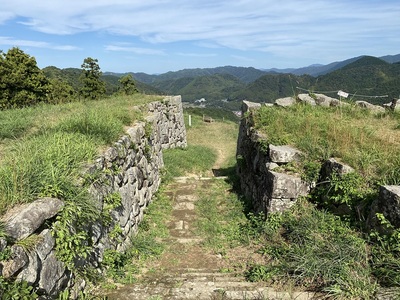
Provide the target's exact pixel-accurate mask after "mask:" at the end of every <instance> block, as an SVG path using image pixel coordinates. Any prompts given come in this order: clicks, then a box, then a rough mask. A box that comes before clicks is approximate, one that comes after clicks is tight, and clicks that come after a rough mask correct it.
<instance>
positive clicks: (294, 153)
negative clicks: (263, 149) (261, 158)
mask: <svg viewBox="0 0 400 300" xmlns="http://www.w3.org/2000/svg"><path fill="white" fill-rule="evenodd" d="M268 149H269V150H268V153H269V158H270V160H271V161H272V162H274V163H289V162H291V161H295V160H298V159H300V157H301V151H299V150H297V149H295V148H293V147H290V146H275V145H272V144H270V145H269V147H268Z"/></svg>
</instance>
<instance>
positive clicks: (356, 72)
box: [315, 56, 400, 104]
mask: <svg viewBox="0 0 400 300" xmlns="http://www.w3.org/2000/svg"><path fill="white" fill-rule="evenodd" d="M315 88H316V89H319V90H344V91H348V92H350V93H353V94H356V95H369V96H379V95H388V97H387V98H368V101H369V102H372V103H377V104H379V103H385V102H388V100H391V99H392V98H397V97H399V95H400V65H399V64H389V63H387V62H385V61H383V60H381V59H378V58H375V57H370V56H365V57H362V58H360V59H359V60H357V61H355V62H353V63H351V64H348V65H346V66H344V67H343V68H341V69H339V70H336V71H334V72H331V73H329V74H326V75H323V76H319V77H318V78H317V84H316V85H315ZM359 98H360V99H362V97H361V96H360V97H355V99H356V100H359ZM365 98H366V97H365Z"/></svg>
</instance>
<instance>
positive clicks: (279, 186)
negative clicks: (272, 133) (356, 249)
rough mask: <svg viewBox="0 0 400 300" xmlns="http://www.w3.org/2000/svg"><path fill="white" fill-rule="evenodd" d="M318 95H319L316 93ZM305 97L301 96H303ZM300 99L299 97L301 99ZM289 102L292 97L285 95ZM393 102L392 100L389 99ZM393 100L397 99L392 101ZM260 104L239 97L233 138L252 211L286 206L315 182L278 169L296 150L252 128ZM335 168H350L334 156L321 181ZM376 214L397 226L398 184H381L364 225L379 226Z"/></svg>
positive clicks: (322, 171)
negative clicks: (239, 112)
mask: <svg viewBox="0 0 400 300" xmlns="http://www.w3.org/2000/svg"><path fill="white" fill-rule="evenodd" d="M319 97H320V98H319V99H322V96H319ZM304 99H305V98H304ZM304 99H303V100H304ZM278 100H281V102H279V101H278V102H279V103H275V104H276V105H278V106H287V105H286V104H285V105H283V103H286V102H285V101H286V100H287V98H284V99H278ZM289 100H290V101H289V102H290V104H288V105H293V104H294V102H293V103H292V100H293V101H295V99H293V98H290V99H289ZM393 103H394V102H393ZM396 103H397V102H396ZM260 107H261V104H260V103H252V102H248V101H243V106H242V115H243V116H244V117H243V118H242V120H241V123H240V127H239V136H238V142H237V152H236V153H237V172H238V175H239V178H240V185H241V190H242V193H243V194H244V195H245V196H246V197H247V198H248V199H250V200H251V201H252V204H253V207H254V210H255V211H256V212H264V213H266V214H268V213H269V212H279V211H283V210H285V209H288V208H290V207H291V206H292V205H293V204H294V203H295V201H296V200H297V198H298V197H300V196H304V195H307V194H308V193H309V191H310V190H311V188H312V186H314V185H315V184H316V183H310V184H308V185H307V184H306V183H305V182H303V181H302V180H301V178H300V176H296V175H293V174H286V173H285V172H281V171H280V170H282V169H284V168H281V166H282V165H284V164H286V163H288V162H290V161H292V160H296V156H298V155H299V154H300V152H299V151H298V150H296V149H294V148H291V147H289V146H275V145H271V144H266V138H265V136H264V134H263V133H260V132H258V131H257V130H256V129H255V128H254V123H253V118H252V114H253V112H254V111H256V110H258V109H259V108H260ZM333 172H335V173H336V174H337V175H339V176H342V175H344V174H347V173H349V172H354V169H353V168H352V167H350V166H348V165H346V164H343V163H341V162H339V161H337V160H335V159H334V158H330V159H328V160H327V161H326V162H324V163H323V164H322V165H321V169H320V171H319V174H318V175H319V178H320V180H321V181H322V182H319V183H318V184H323V182H324V181H326V180H329V177H330V175H331V174H332V173H333ZM376 214H382V215H383V216H384V217H385V218H386V219H387V220H388V221H389V222H390V223H391V224H392V225H393V226H395V227H396V228H400V186H398V185H395V186H393V185H392V186H381V187H380V188H379V194H378V196H377V198H376V199H375V200H374V201H373V203H372V205H371V210H370V215H369V218H368V226H369V227H370V228H377V227H379V221H378V220H377V217H376Z"/></svg>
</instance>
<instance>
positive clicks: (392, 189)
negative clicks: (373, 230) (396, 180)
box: [373, 185, 400, 228]
mask: <svg viewBox="0 0 400 300" xmlns="http://www.w3.org/2000/svg"><path fill="white" fill-rule="evenodd" d="M373 207H374V208H375V209H374V213H377V212H379V213H382V214H383V215H384V216H385V218H386V219H387V220H388V221H389V222H390V223H391V224H392V225H393V226H395V227H396V228H400V186H399V185H386V186H381V187H380V189H379V197H378V199H377V201H376V203H375V204H374V205H373Z"/></svg>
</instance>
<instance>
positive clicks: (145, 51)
mask: <svg viewBox="0 0 400 300" xmlns="http://www.w3.org/2000/svg"><path fill="white" fill-rule="evenodd" d="M125 45H126V43H124V45H107V46H106V47H105V50H106V51H118V52H132V53H135V54H145V55H165V53H164V51H162V50H157V49H149V48H140V47H131V46H125Z"/></svg>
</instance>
